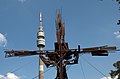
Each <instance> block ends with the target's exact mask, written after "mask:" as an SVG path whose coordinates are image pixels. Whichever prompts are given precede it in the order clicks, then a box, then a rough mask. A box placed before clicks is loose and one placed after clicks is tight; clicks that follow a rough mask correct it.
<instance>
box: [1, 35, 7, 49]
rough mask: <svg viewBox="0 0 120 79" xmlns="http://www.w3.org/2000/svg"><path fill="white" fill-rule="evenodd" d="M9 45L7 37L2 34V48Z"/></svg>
mask: <svg viewBox="0 0 120 79" xmlns="http://www.w3.org/2000/svg"><path fill="white" fill-rule="evenodd" d="M6 45H7V39H6V37H5V35H3V34H2V33H0V47H5V46H6Z"/></svg>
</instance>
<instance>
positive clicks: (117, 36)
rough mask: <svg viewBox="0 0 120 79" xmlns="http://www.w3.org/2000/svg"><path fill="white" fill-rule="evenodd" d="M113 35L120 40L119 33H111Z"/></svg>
mask: <svg viewBox="0 0 120 79" xmlns="http://www.w3.org/2000/svg"><path fill="white" fill-rule="evenodd" d="M113 34H114V35H116V38H117V39H120V31H116V32H114V33H113Z"/></svg>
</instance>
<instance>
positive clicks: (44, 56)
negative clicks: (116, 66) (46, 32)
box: [5, 12, 116, 79]
mask: <svg viewBox="0 0 120 79" xmlns="http://www.w3.org/2000/svg"><path fill="white" fill-rule="evenodd" d="M56 37H57V42H55V43H54V46H55V49H54V50H53V51H49V50H43V51H38V50H36V51H25V50H21V51H20V50H18V51H14V50H12V51H5V53H6V57H13V56H31V55H40V58H41V60H42V61H43V62H44V64H45V65H46V67H56V70H57V73H56V77H55V79H68V76H67V72H66V66H67V65H74V64H78V59H79V55H80V54H86V53H91V54H92V56H108V53H109V51H114V50H116V46H100V47H92V48H80V45H78V48H77V49H70V48H69V46H68V43H67V42H65V24H64V22H62V19H61V13H60V12H58V13H57V19H56Z"/></svg>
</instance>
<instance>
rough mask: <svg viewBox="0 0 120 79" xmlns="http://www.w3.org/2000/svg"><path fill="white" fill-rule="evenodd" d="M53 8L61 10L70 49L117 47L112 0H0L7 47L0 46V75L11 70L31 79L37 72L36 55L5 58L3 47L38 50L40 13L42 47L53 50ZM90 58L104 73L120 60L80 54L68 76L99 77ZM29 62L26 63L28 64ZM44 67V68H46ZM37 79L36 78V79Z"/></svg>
mask: <svg viewBox="0 0 120 79" xmlns="http://www.w3.org/2000/svg"><path fill="white" fill-rule="evenodd" d="M56 9H61V10H62V19H63V21H64V22H65V30H66V37H65V39H66V41H67V42H69V47H70V48H77V45H78V44H80V45H81V47H82V48H84V47H94V46H102V45H116V46H117V47H120V37H119V35H120V34H119V33H118V32H117V31H118V30H119V29H120V28H119V26H117V25H116V23H117V20H118V19H119V18H120V16H119V11H118V4H117V3H116V2H115V1H112V0H105V1H99V0H76V1H74V0H69V1H67V0H0V33H1V34H3V35H5V36H6V39H7V46H6V47H2V46H1V47H0V74H2V75H6V74H7V73H9V72H12V71H14V70H15V69H16V68H19V67H21V66H22V65H25V66H24V67H23V68H21V69H19V70H18V71H16V72H14V73H15V74H17V75H18V76H20V77H22V79H32V78H33V77H35V76H36V75H38V56H32V57H13V58H5V57H4V56H5V54H4V50H3V49H8V50H11V49H14V50H22V49H23V50H37V49H38V48H37V45H36V39H37V31H38V27H39V13H40V12H42V15H43V28H44V32H45V38H46V47H45V48H44V49H54V48H53V47H54V42H55V41H56V37H55V18H56ZM84 59H85V60H87V61H89V62H90V63H91V64H93V65H94V66H95V67H96V68H98V69H99V70H100V71H101V72H102V73H104V74H105V75H106V76H109V72H110V70H112V69H114V68H113V66H112V64H113V63H114V62H116V61H118V60H120V53H118V52H116V53H115V54H110V55H109V56H108V57H92V56H91V55H90V54H86V55H83V56H81V57H80V59H79V64H78V65H74V66H71V67H70V68H69V70H68V71H67V72H68V76H69V79H84V76H83V73H82V69H81V64H80V63H82V68H83V70H84V73H85V76H86V79H101V78H102V77H103V75H101V74H100V73H99V72H98V71H96V70H95V69H94V68H92V67H91V66H90V65H88V64H87V62H86V61H85V60H84ZM27 63H28V64H27ZM45 70H47V69H46V68H45ZM55 72H56V71H55V68H52V69H50V70H49V71H48V72H46V73H45V79H54V78H55V75H56V74H55ZM36 79H37V78H36Z"/></svg>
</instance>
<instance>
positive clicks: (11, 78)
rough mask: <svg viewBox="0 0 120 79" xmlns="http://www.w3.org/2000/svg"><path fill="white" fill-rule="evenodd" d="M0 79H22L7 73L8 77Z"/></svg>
mask: <svg viewBox="0 0 120 79" xmlns="http://www.w3.org/2000/svg"><path fill="white" fill-rule="evenodd" d="M0 79H21V78H20V77H18V76H17V75H15V74H14V73H7V75H0Z"/></svg>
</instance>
